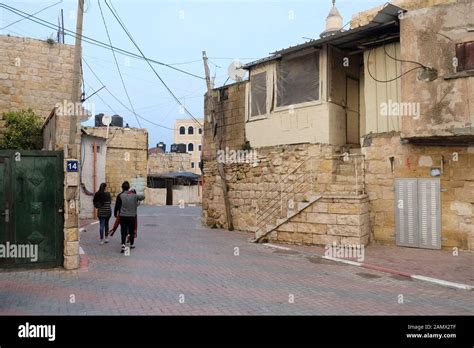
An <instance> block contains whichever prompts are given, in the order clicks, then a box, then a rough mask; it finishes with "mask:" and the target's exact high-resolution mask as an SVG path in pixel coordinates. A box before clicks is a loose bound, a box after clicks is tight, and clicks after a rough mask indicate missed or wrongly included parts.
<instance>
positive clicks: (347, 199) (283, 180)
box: [203, 83, 370, 244]
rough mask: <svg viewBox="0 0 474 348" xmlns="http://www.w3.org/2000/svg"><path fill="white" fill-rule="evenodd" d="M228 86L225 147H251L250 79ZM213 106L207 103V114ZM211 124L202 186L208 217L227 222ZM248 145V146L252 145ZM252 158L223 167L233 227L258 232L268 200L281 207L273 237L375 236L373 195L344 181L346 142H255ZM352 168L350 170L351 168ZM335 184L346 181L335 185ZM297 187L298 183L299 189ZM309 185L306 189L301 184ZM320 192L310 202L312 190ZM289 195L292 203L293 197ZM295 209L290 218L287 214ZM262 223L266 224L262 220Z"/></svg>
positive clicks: (221, 104)
mask: <svg viewBox="0 0 474 348" xmlns="http://www.w3.org/2000/svg"><path fill="white" fill-rule="evenodd" d="M227 88H228V96H229V97H228V99H227V100H225V101H220V100H219V94H220V93H221V92H220V90H215V91H214V100H215V105H216V110H217V116H216V117H217V120H218V127H217V131H218V132H219V131H221V132H223V134H222V138H223V143H222V144H221V146H220V148H221V149H226V150H229V151H231V150H235V151H238V150H242V149H247V150H249V149H251V145H252V144H247V145H246V146H245V144H246V139H245V107H244V105H245V104H244V103H241V101H242V99H245V84H244V83H237V84H234V85H231V86H229V87H227ZM207 112H208V109H207V105H206V114H207ZM210 130H212V126H211V125H210V123H209V122H208V120H206V122H205V131H204V143H203V146H204V148H203V158H204V190H203V220H204V223H205V224H206V225H208V226H216V227H226V218H225V207H224V201H223V193H222V188H221V184H220V178H219V175H218V171H217V161H216V152H215V149H216V147H215V144H214V140H213V132H212V131H210ZM249 146H250V147H249ZM253 154H254V155H256V161H255V162H253V163H226V165H225V173H226V179H227V183H228V188H229V198H230V202H231V211H232V217H233V224H234V227H235V228H236V229H238V230H242V231H249V232H257V230H258V229H259V228H265V225H266V224H267V221H266V220H268V224H270V225H271V223H272V221H271V219H267V218H266V217H267V216H268V215H269V213H268V209H269V208H268V207H275V208H274V209H273V208H272V210H273V211H276V213H275V214H272V216H271V218H274V220H278V219H283V222H282V223H281V224H279V226H278V228H277V229H275V230H274V231H273V232H272V233H270V234H269V235H268V238H267V239H269V240H278V241H280V242H285V243H298V244H326V242H351V243H356V244H367V243H368V240H369V232H370V226H369V215H368V197H367V196H366V195H363V194H362V195H361V194H358V193H357V192H349V191H350V190H352V189H353V188H354V183H353V182H352V181H351V180H350V179H349V180H348V182H344V183H338V182H337V180H338V178H340V177H344V176H342V175H340V173H339V172H338V167H339V166H340V162H341V161H340V160H339V159H338V157H339V155H340V154H341V149H340V148H339V147H338V146H330V145H323V144H297V145H284V146H272V147H264V148H258V149H256V152H253ZM351 174H352V173H351ZM334 186H337V187H342V188H343V189H344V187H346V188H347V187H348V189H347V191H340V192H338V191H336V194H334V193H335V192H334V191H335V188H334ZM296 187H298V189H296ZM299 188H303V189H299ZM318 194H319V195H321V198H320V199H318V200H317V201H315V202H313V203H312V204H309V205H308V206H307V207H306V208H304V209H301V211H299V210H298V207H299V206H300V205H304V204H308V203H307V202H309V201H311V199H312V196H314V195H318ZM290 202H291V206H294V207H291V206H289V204H288V203H290ZM288 216H291V218H289V219H288V220H287V219H285V217H288ZM259 226H260V227H259Z"/></svg>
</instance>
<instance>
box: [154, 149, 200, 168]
mask: <svg viewBox="0 0 474 348" xmlns="http://www.w3.org/2000/svg"><path fill="white" fill-rule="evenodd" d="M191 162H192V161H191V154H190V153H177V152H162V151H161V150H160V149H158V148H153V149H150V150H148V174H164V173H173V172H191V171H192V168H191Z"/></svg>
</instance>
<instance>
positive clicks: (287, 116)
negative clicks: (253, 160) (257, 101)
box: [245, 48, 345, 148]
mask: <svg viewBox="0 0 474 348" xmlns="http://www.w3.org/2000/svg"><path fill="white" fill-rule="evenodd" d="M299 54H301V53H299ZM277 64H278V63H277V62H274V61H273V62H269V63H267V64H264V65H262V66H259V67H256V68H253V69H252V70H251V74H258V73H261V72H264V71H266V72H267V114H266V115H261V116H258V117H250V112H249V111H250V110H249V105H250V100H249V98H250V97H249V94H250V83H251V79H250V83H248V84H247V85H246V89H247V91H246V103H245V104H246V115H247V117H246V119H247V120H248V122H247V123H246V124H245V132H246V137H247V139H248V140H249V141H250V145H251V146H252V147H253V148H258V147H264V146H274V145H283V144H298V143H326V144H334V145H342V144H344V142H345V114H342V113H339V112H336V114H335V115H332V116H331V117H332V119H331V120H330V119H329V113H330V111H332V110H336V108H335V107H334V106H329V105H328V104H327V91H326V90H327V49H326V48H323V49H322V50H321V51H320V62H319V75H320V89H319V90H320V91H319V92H320V99H319V100H318V101H313V102H309V103H303V104H296V105H294V106H293V108H289V107H276V102H275V98H274V91H275V90H276V84H277V77H276V76H277V75H276V74H277ZM270 87H271V88H270ZM330 108H331V110H330ZM333 116H334V118H333ZM341 127H343V128H341Z"/></svg>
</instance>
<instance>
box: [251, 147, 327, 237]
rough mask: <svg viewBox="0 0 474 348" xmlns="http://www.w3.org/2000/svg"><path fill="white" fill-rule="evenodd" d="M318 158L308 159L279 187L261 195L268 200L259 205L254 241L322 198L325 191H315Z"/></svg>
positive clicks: (281, 182) (279, 184) (289, 174)
mask: <svg viewBox="0 0 474 348" xmlns="http://www.w3.org/2000/svg"><path fill="white" fill-rule="evenodd" d="M315 160H316V158H315V157H314V156H311V157H309V158H308V159H306V160H305V161H304V162H302V163H301V164H300V165H298V166H297V167H296V168H295V169H293V170H292V171H291V172H290V173H288V174H287V175H286V176H285V177H284V178H283V179H282V180H281V181H280V182H279V183H278V184H277V186H276V187H277V188H279V190H276V191H268V192H264V193H263V195H262V196H261V197H260V198H259V201H263V202H264V203H265V204H261V207H260V209H257V212H256V214H257V226H256V227H257V228H256V231H255V237H254V238H252V239H251V242H261V241H262V240H263V239H264V238H265V237H266V236H267V235H268V234H269V233H271V232H272V231H273V230H275V229H276V228H278V227H279V226H281V225H282V224H284V223H285V222H287V221H288V220H290V219H291V218H293V217H294V216H296V215H298V214H299V213H300V212H301V211H302V210H304V209H306V208H307V207H308V206H310V205H311V204H313V203H314V202H316V201H317V200H319V199H320V198H321V194H319V195H318V194H316V193H315V192H314V183H315V180H316V175H315V170H314V161H315Z"/></svg>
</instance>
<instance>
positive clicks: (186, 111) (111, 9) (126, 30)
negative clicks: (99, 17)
mask: <svg viewBox="0 0 474 348" xmlns="http://www.w3.org/2000/svg"><path fill="white" fill-rule="evenodd" d="M105 4H106V5H107V7H108V8H109V10H110V12H111V13H112V14H113V16H114V17H115V19H116V20H117V22H118V23H119V24H120V26H121V27H122V29H123V30H124V31H125V33H126V34H127V36H128V38H129V39H130V41H132V43H133V44H134V46H135V47H136V48H137V50H138V51H139V52H140V54H141V55H142V57H143V58H144V59H145V60H146V62H147V63H148V65H149V66H150V68H151V69H152V70H153V72H154V73H155V75H156V77H158V79H159V80H160V82H161V83H162V84H163V86H164V87H165V88H166V90H167V91H168V92H169V93H170V94H171V96H172V97H173V98H174V99H175V100H176V102H177V103H178V104H179V105H180V106H181V107H182V108H183V110H184V112H185V113H186V114H188V115H189V116H190V117H191V118H192V119H193V120H194V121H195V122H196V123H197V124H198V125H199V126H202V125H201V123H200V122H199V121H198V120H197V119H196V118H195V117H194V115H193V114H191V112H190V111H189V110H188V109H187V108H186V107H185V106H184V105H183V104H182V103H181V101H180V100H179V99H178V97H177V96H176V95H175V94H174V93H173V91H172V90H171V89H170V88H169V87H168V85H167V84H166V82H165V81H164V80H163V79H162V78H161V76H160V75H159V74H158V73H157V72H156V70H155V68H154V67H153V65H152V64H151V63H150V62H149V60H148V58H146V57H145V55H144V54H143V52H142V50H141V49H140V47H139V46H138V44H137V43H136V42H135V40H134V39H133V37H132V35H131V34H130V32H129V31H128V29H127V28H126V26H125V23H123V21H122V20H121V18H120V16H119V14H118V13H116V10H115V8H113V5H112V3H111V5H109V3H108V2H107V0H105ZM111 6H112V7H111Z"/></svg>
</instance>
